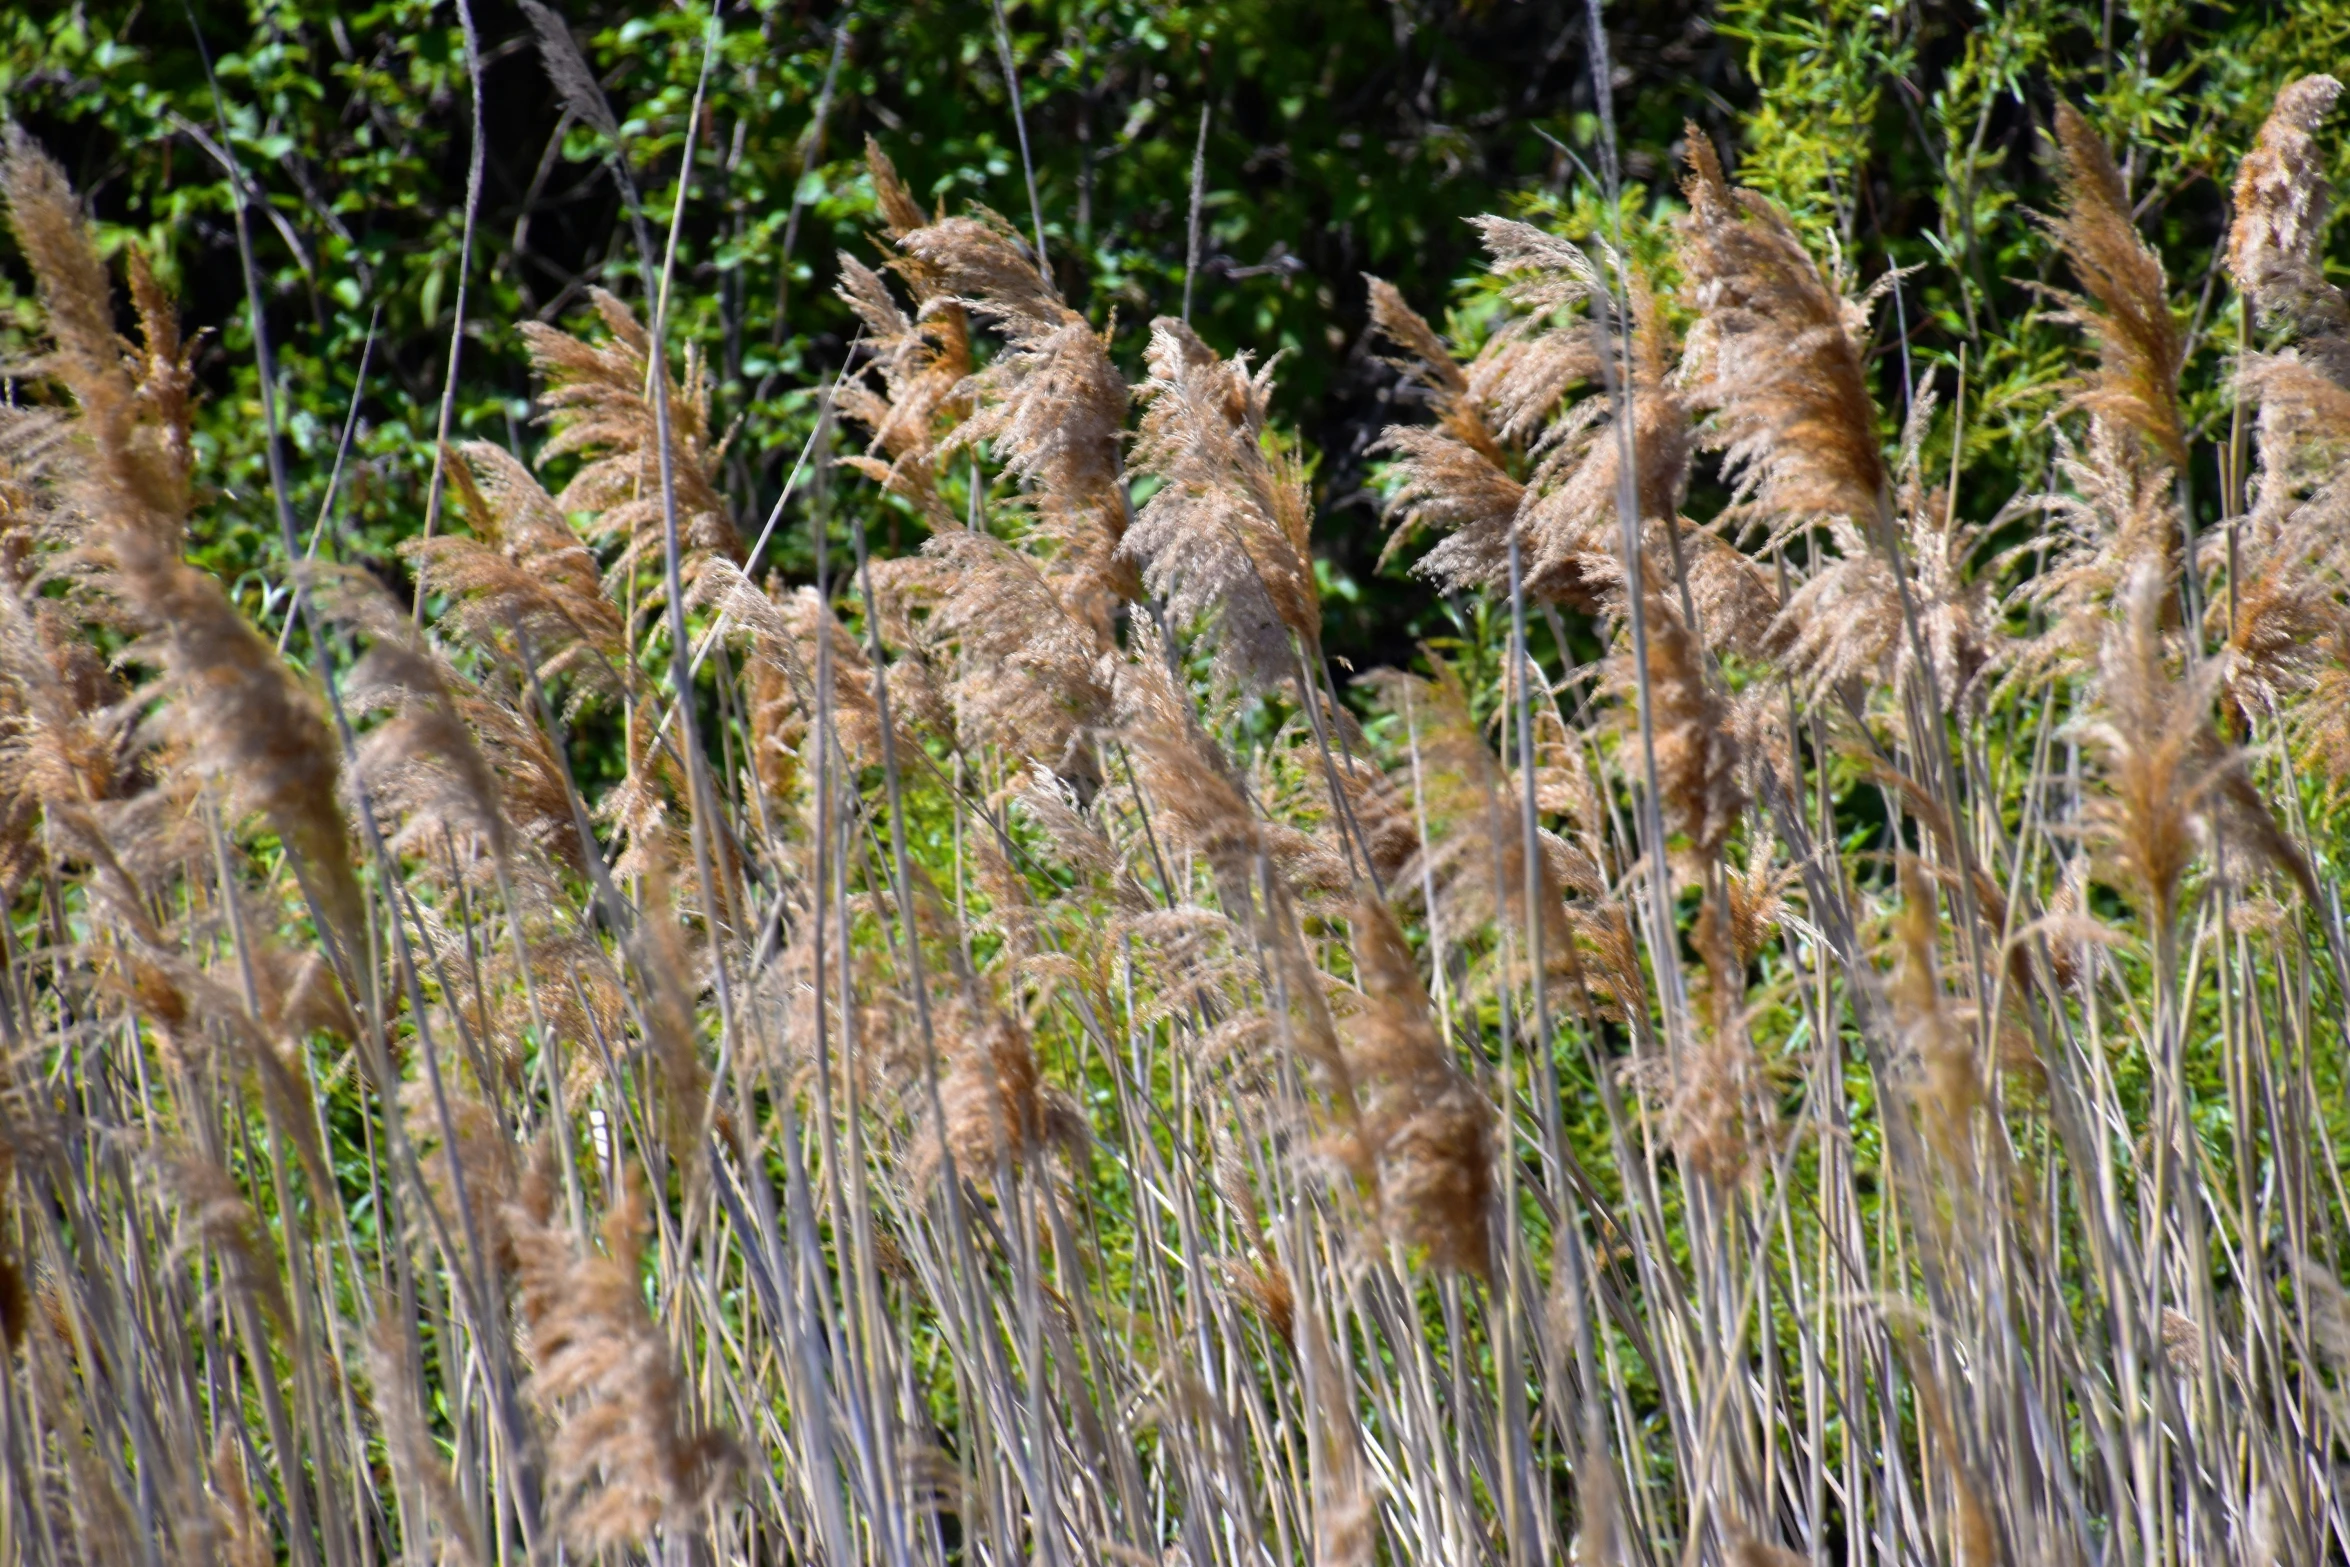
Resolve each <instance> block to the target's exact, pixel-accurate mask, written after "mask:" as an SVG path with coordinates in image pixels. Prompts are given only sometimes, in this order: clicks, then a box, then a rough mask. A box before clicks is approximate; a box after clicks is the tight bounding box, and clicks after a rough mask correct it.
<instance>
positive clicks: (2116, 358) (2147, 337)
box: [2044, 102, 2187, 472]
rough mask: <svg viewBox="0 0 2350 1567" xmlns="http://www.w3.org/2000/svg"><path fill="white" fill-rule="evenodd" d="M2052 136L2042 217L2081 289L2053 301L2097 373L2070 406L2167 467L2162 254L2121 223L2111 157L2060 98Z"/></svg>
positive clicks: (2176, 447) (2167, 331)
mask: <svg viewBox="0 0 2350 1567" xmlns="http://www.w3.org/2000/svg"><path fill="white" fill-rule="evenodd" d="M2056 142H2057V148H2058V161H2057V179H2058V183H2059V184H2060V185H2061V187H2062V189H2063V192H2064V202H2063V205H2062V207H2061V208H2060V209H2059V211H2058V212H2057V214H2056V215H2055V216H2054V217H2051V218H2047V219H2045V220H2044V222H2045V223H2046V225H2047V228H2048V232H2049V233H2050V234H2051V235H2053V236H2054V237H2055V239H2056V242H2057V245H2058V246H2059V247H2060V248H2061V249H2062V250H2063V251H2064V257H2065V260H2066V261H2067V262H2069V263H2070V264H2071V266H2072V269H2073V275H2074V276H2075V277H2076V278H2078V279H2079V280H2080V284H2081V287H2082V288H2083V289H2084V290H2085V291H2086V292H2085V294H2066V295H2060V296H2059V297H2060V298H2062V299H2064V300H2065V301H2066V303H2067V305H2068V307H2069V308H2068V315H2069V318H2070V319H2071V320H2072V321H2074V322H2075V323H2076V324H2078V325H2080V326H2081V327H2083V328H2084V329H2086V330H2087V331H2088V333H2089V335H2090V337H2091V338H2092V339H2093V340H2094V341H2095V342H2096V344H2097V369H2096V370H2095V371H2094V372H2093V373H2092V374H2091V375H2090V376H2089V377H2088V378H2087V380H2086V381H2085V382H2084V383H2083V384H2082V386H2081V389H2080V391H2079V392H2078V393H2076V394H2075V398H2074V402H2075V405H2076V406H2078V407H2082V408H2086V409H2088V410H2089V412H2090V413H2091V414H2092V415H2094V416H2095V417H2096V418H2097V419H2099V420H2101V421H2104V422H2106V423H2109V424H2112V425H2115V426H2118V427H2120V428H2122V429H2127V430H2133V431H2135V432H2137V434H2138V435H2139V436H2140V437H2142V438H2143V439H2144V440H2145V442H2146V444H2147V445H2148V446H2149V447H2150V448H2152V449H2153V452H2154V454H2155V456H2156V457H2158V458H2159V459H2160V460H2161V462H2162V464H2163V466H2165V467H2166V468H2168V469H2170V470H2172V471H2174V472H2175V471H2177V470H2178V469H2179V468H2181V467H2183V466H2184V465H2185V463H2186V460H2187V436H2186V427H2185V425H2184V424H2183V423H2182V422H2181V417H2180V413H2179V392H2178V387H2179V371H2180V369H2181V367H2182V366H2183V365H2184V364H2185V363H2186V352H2187V350H2186V340H2185V338H2184V336H2183V335H2182V334H2181V333H2180V331H2179V323H2178V321H2177V319H2176V318H2175V317H2174V316H2172V314H2171V309H2170V293H2169V287H2168V283H2167V281H2166V279H2165V278H2164V276H2163V271H2162V260H2161V258H2160V257H2158V256H2156V255H2155V254H2154V252H2153V250H2151V249H2150V248H2149V247H2148V246H2147V244H2146V241H2145V239H2144V238H2143V237H2141V236H2140V235H2139V233H2138V228H2137V225H2136V223H2134V222H2133V221H2132V220H2131V217H2130V198H2129V192H2128V191H2126V190H2125V189H2123V187H2122V177H2121V171H2120V170H2118V169H2116V168H2115V167H2114V164H2113V154H2112V153H2111V152H2109V151H2108V150H2107V149H2106V146H2105V143H2104V142H2102V141H2100V140H2099V139H2098V137H2097V133H2096V132H2095V131H2093V130H2091V129H2090V128H2089V122H2088V121H2087V120H2085V119H2083V118H2082V117H2081V113H2080V111H2079V110H2077V109H2075V108H2074V107H2073V106H2072V105H2071V104H2069V103H2062V102H2060V103H2058V104H2057V106H2056Z"/></svg>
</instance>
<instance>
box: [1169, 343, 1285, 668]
mask: <svg viewBox="0 0 2350 1567" xmlns="http://www.w3.org/2000/svg"><path fill="white" fill-rule="evenodd" d="M1149 364H1150V380H1149V381H1148V382H1147V383H1146V384H1145V385H1144V387H1143V389H1142V397H1143V416H1142V432H1141V434H1140V436H1139V437H1138V439H1137V440H1136V442H1135V451H1134V462H1135V467H1136V468H1137V469H1139V470H1140V471H1142V472H1144V473H1148V474H1150V475H1152V476H1153V477H1155V478H1157V479H1158V481H1159V487H1158V489H1156V490H1155V491H1153V492H1152V494H1151V497H1150V499H1149V500H1147V501H1145V502H1144V503H1143V507H1142V511H1141V513H1140V514H1139V515H1138V516H1137V517H1136V518H1135V519H1134V527H1133V529H1132V530H1131V531H1130V532H1129V533H1128V534H1127V536H1126V542H1125V544H1124V546H1123V552H1124V554H1125V556H1126V558H1127V559H1128V560H1130V561H1133V562H1134V563H1136V564H1137V565H1139V566H1140V567H1141V568H1142V577H1143V582H1144V583H1145V585H1147V586H1148V587H1149V589H1150V591H1151V592H1153V593H1156V594H1159V595H1161V596H1162V597H1164V598H1165V599H1166V601H1167V608H1168V610H1169V611H1170V613H1171V614H1172V615H1173V616H1174V618H1175V619H1177V620H1178V621H1187V622H1188V621H1193V620H1200V619H1206V620H1209V621H1211V622H1212V623H1213V625H1214V627H1215V635H1214V638H1213V647H1214V651H1215V661H1216V668H1217V671H1218V673H1219V674H1220V675H1222V676H1223V677H1224V678H1225V679H1226V680H1228V681H1231V682H1232V683H1234V684H1235V685H1237V686H1239V687H1240V688H1242V689H1245V690H1249V691H1256V692H1262V691H1267V690H1270V689H1272V688H1274V687H1276V686H1278V685H1280V684H1282V683H1283V682H1284V681H1286V680H1289V679H1291V678H1293V677H1294V676H1296V674H1297V672H1298V667H1299V666H1298V657H1297V653H1296V651H1295V650H1294V649H1293V647H1292V645H1291V642H1290V638H1291V637H1292V636H1295V637H1296V638H1297V639H1298V640H1299V642H1300V643H1301V644H1302V645H1303V647H1304V648H1305V650H1306V652H1307V654H1308V656H1309V657H1311V656H1317V654H1318V649H1319V648H1320V646H1321V634H1322V609H1321V596H1320V590H1319V588H1318V587H1317V585H1316V583H1315V581H1314V564H1313V558H1312V556H1311V554H1310V553H1309V552H1308V547H1307V541H1308V536H1309V534H1310V532H1311V530H1312V527H1313V507H1312V504H1311V503H1310V501H1309V500H1308V498H1307V496H1306V489H1305V477H1304V474H1303V472H1302V471H1301V470H1300V467H1299V465H1298V463H1297V460H1296V459H1295V458H1294V457H1292V456H1291V455H1290V454H1289V452H1288V451H1287V449H1286V448H1285V447H1284V446H1282V445H1281V444H1280V443H1279V442H1278V441H1277V440H1276V439H1275V438H1274V437H1273V436H1272V435H1271V433H1270V432H1269V431H1268V430H1267V428H1266V423H1265V416H1266V404H1267V402H1268V400H1269V399H1270V398H1271V396H1272V391H1273V381H1272V367H1271V366H1270V365H1268V366H1266V368H1265V369H1264V370H1261V371H1258V372H1256V373H1255V374H1253V375H1252V374H1251V373H1250V372H1249V368H1248V361H1247V356H1245V355H1243V356H1241V357H1239V358H1236V359H1230V360H1226V359H1220V358H1218V357H1217V356H1216V352H1215V350H1213V349H1211V348H1209V347H1208V345H1207V344H1205V343H1203V342H1201V341H1200V339H1199V335H1198V334H1197V333H1195V332H1193V331H1192V329H1191V328H1190V327H1188V326H1186V325H1184V324H1183V323H1182V322H1181V321H1178V320H1176V319H1174V318H1173V317H1172V316H1162V317H1160V318H1159V319H1158V320H1157V321H1154V322H1152V323H1151V343H1150V352H1149Z"/></svg>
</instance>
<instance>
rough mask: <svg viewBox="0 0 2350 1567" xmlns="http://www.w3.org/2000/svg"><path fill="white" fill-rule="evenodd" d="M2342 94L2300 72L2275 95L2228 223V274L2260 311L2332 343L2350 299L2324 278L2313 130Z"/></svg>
mask: <svg viewBox="0 0 2350 1567" xmlns="http://www.w3.org/2000/svg"><path fill="white" fill-rule="evenodd" d="M2341 93H2342V84H2341V83H2340V82H2338V81H2336V80H2335V79H2334V78H2333V77H2331V76H2304V77H2301V78H2300V79H2299V80H2297V81H2293V82H2289V83H2287V84H2286V86H2285V89H2284V90H2283V91H2282V92H2280V93H2278V94H2277V99H2276V103H2275V105H2274V106H2273V107H2272V108H2271V109H2270V110H2269V112H2268V118H2267V120H2265V121H2264V122H2262V124H2261V127H2260V139H2259V140H2258V141H2257V142H2256V143H2255V144H2254V145H2253V148H2252V150H2251V151H2250V152H2249V153H2246V154H2245V155H2244V161H2243V162H2242V163H2240V164H2238V165H2237V167H2236V189H2235V198H2236V218H2235V222H2234V224H2233V225H2232V226H2231V227H2230V228H2229V230H2228V275H2229V276H2230V277H2231V278H2233V279H2234V280H2235V284H2236V288H2237V290H2238V291H2239V292H2241V293H2242V294H2243V295H2244V297H2245V298H2246V299H2247V300H2249V301H2250V302H2251V303H2252V304H2253V305H2254V306H2255V307H2257V308H2258V310H2259V311H2260V314H2261V316H2262V318H2263V319H2264V320H2268V321H2272V322H2280V323H2284V324H2287V325H2290V326H2291V327H2292V328H2293V330H2294V332H2295V334H2296V335H2297V336H2300V337H2303V338H2310V339H2317V340H2320V341H2326V342H2329V343H2330V342H2332V341H2333V340H2338V339H2340V338H2342V337H2344V336H2345V335H2350V303H2346V302H2345V301H2344V299H2343V297H2342V291H2341V290H2340V289H2339V288H2337V287H2335V286H2334V285H2333V284H2331V283H2329V282H2327V281H2326V276H2325V261H2324V257H2323V255H2322V253H2321V251H2320V248H2319V247H2320V244H2321V242H2322V241H2323V239H2324V237H2325V226H2326V218H2327V215H2328V211H2329V209H2330V208H2331V206H2332V204H2333V192H2332V191H2331V190H2330V189H2329V188H2328V186H2327V183H2326V177H2325V162H2324V158H2323V156H2322V154H2321V153H2320V152H2319V151H2318V148H2317V143H2316V131H2317V128H2318V127H2319V126H2320V125H2322V124H2323V123H2325V117H2326V115H2327V114H2329V113H2331V112H2332V110H2333V107H2334V100H2335V99H2337V98H2339V97H2340V96H2341ZM2341 353H2342V350H2341V349H2340V348H2339V347H2330V348H2329V350H2328V355H2327V357H2328V359H2329V361H2331V363H2330V364H2329V369H2330V370H2331V372H2332V373H2333V375H2334V377H2335V379H2337V380H2339V379H2341V372H2342V369H2343V368H2344V367H2343V365H2342V364H2341V363H2340V362H2339V360H2340V357H2341Z"/></svg>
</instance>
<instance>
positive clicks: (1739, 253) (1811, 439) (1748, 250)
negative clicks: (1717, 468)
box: [1680, 124, 1888, 527]
mask: <svg viewBox="0 0 2350 1567" xmlns="http://www.w3.org/2000/svg"><path fill="white" fill-rule="evenodd" d="M1687 138H1688V147H1689V152H1688V157H1689V175H1688V178H1687V179H1686V180H1685V181H1684V182H1683V185H1682V190H1683V192H1684V194H1685V195H1686V196H1687V197H1688V200H1689V215H1688V216H1687V217H1686V218H1685V219H1683V220H1682V222H1681V228H1680V260H1681V275H1682V283H1683V288H1684V290H1685V292H1686V295H1687V299H1688V302H1689V305H1690V307H1691V308H1692V309H1694V310H1695V311H1697V313H1698V324H1697V326H1696V327H1695V328H1694V329H1693V330H1692V331H1691V333H1690V337H1689V340H1688V343H1687V345H1686V346H1685V347H1684V349H1683V351H1682V368H1681V375H1682V377H1683V379H1684V380H1685V381H1686V382H1687V383H1688V386H1689V392H1688V394H1687V395H1688V397H1689V399H1690V402H1691V403H1692V405H1693V406H1695V407H1697V408H1700V409H1704V410H1708V411H1710V412H1711V413H1712V415H1713V419H1712V423H1711V426H1710V428H1709V429H1708V431H1707V433H1706V436H1705V439H1706V442H1707V444H1709V445H1711V446H1714V447H1717V448H1718V449H1720V451H1721V452H1722V460H1723V465H1724V467H1725V469H1726V471H1727V472H1728V473H1729V474H1730V475H1732V476H1733V477H1734V478H1735V479H1736V481H1737V484H1738V495H1739V497H1740V499H1741V501H1742V503H1743V504H1745V505H1748V506H1751V507H1752V508H1753V509H1754V510H1755V511H1756V512H1757V513H1758V514H1760V515H1761V516H1763V517H1764V518H1765V519H1767V520H1770V521H1772V522H1774V523H1779V522H1782V521H1784V522H1795V523H1801V522H1808V521H1811V520H1814V519H1820V520H1825V519H1827V518H1830V517H1842V518H1844V519H1845V520H1846V521H1848V522H1850V523H1853V524H1856V525H1860V526H1864V527H1866V526H1873V525H1874V523H1875V520H1876V518H1877V516H1878V514H1879V511H1880V509H1881V507H1882V506H1883V503H1884V494H1885V489H1886V484H1887V480H1888V475H1887V473H1886V471H1885V460H1884V455H1883V453H1882V452H1881V451H1880V449H1879V447H1878V437H1877V410H1876V402H1875V400H1874V399H1873V398H1872V397H1871V396H1870V395H1869V387H1868V378H1867V375H1866V372H1865V371H1864V370H1863V368H1862V365H1861V355H1860V341H1861V337H1862V335H1863V333H1864V331H1865V330H1866V326H1867V321H1868V310H1869V306H1870V304H1871V303H1872V302H1873V297H1874V291H1872V293H1871V295H1868V296H1863V297H1862V298H1860V299H1849V298H1847V297H1845V295H1844V294H1843V293H1842V292H1841V291H1840V290H1839V288H1838V287H1837V286H1836V284H1835V282H1833V281H1832V280H1831V279H1830V278H1829V277H1828V276H1827V275H1826V274H1824V273H1823V272H1822V271H1821V270H1820V268H1819V265H1818V264H1817V263H1816V262H1814V261H1813V260H1812V257H1811V254H1810V252H1809V251H1807V250H1806V249H1805V248H1804V244H1803V241H1802V239H1801V237H1800V236H1799V235H1798V234H1797V233H1796V231H1795V228H1794V226H1793V225H1792V224H1791V223H1789V222H1788V220H1787V217H1786V215H1785V214H1784V213H1782V212H1781V211H1780V210H1779V209H1778V208H1777V207H1775V206H1773V205H1772V204H1771V203H1770V202H1769V201H1768V200H1766V199H1765V198H1763V197H1761V196H1758V195H1756V194H1755V193H1754V192H1752V191H1746V190H1736V189H1733V188H1732V187H1731V185H1730V183H1729V181H1728V180H1727V179H1726V178H1724V176H1723V174H1722V165H1721V159H1720V157H1719V156H1718V155H1717V154H1716V153H1715V151H1714V147H1713V143H1712V141H1711V140H1709V139H1708V138H1707V136H1706V134H1705V133H1704V132H1703V131H1701V130H1700V129H1698V128H1697V126H1696V125H1695V124H1691V125H1690V126H1689V127H1688V129H1687Z"/></svg>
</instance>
